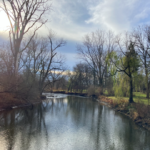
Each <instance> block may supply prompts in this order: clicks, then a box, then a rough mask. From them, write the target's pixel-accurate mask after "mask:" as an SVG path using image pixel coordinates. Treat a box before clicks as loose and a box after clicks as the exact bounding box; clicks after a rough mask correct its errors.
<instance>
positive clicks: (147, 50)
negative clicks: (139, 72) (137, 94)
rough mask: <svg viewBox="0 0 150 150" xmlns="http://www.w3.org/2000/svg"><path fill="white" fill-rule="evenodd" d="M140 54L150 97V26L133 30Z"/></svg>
mask: <svg viewBox="0 0 150 150" xmlns="http://www.w3.org/2000/svg"><path fill="white" fill-rule="evenodd" d="M133 37H134V38H135V39H136V47H137V51H138V55H139V57H140V60H141V62H142V65H143V67H144V70H145V79H146V97H147V98H149V84H150V82H149V77H148V76H149V61H150V26H139V27H137V28H136V29H135V30H134V32H133Z"/></svg>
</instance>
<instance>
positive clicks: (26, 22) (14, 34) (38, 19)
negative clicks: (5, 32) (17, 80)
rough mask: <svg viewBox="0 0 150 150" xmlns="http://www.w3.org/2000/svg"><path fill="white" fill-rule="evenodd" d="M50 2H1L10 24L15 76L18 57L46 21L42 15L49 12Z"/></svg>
mask: <svg viewBox="0 0 150 150" xmlns="http://www.w3.org/2000/svg"><path fill="white" fill-rule="evenodd" d="M49 2H50V0H2V4H3V6H1V8H2V9H3V10H4V12H5V13H6V15H7V17H8V20H9V23H10V31H9V38H10V45H11V51H12V54H13V57H14V68H15V75H17V73H18V66H19V57H20V55H21V53H22V52H23V51H24V50H25V49H26V48H27V46H28V45H29V43H30V42H31V40H32V38H33V37H34V35H35V33H36V31H37V30H38V29H39V28H40V27H42V26H43V25H44V24H45V23H46V22H47V19H44V14H45V13H46V12H47V11H49V10H50V8H51V5H50V3H49ZM33 27H35V29H34V30H33V34H32V36H31V38H30V39H29V41H28V42H27V44H26V45H24V47H21V43H22V40H23V38H24V36H25V35H26V34H27V33H29V31H31V30H32V29H33Z"/></svg>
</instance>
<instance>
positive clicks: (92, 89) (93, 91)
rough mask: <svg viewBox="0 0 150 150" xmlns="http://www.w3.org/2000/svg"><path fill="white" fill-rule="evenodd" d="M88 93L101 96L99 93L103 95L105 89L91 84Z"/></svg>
mask: <svg viewBox="0 0 150 150" xmlns="http://www.w3.org/2000/svg"><path fill="white" fill-rule="evenodd" d="M87 93H88V96H93V95H95V96H97V97H98V96H99V95H102V94H103V90H102V88H101V87H95V86H93V85H91V86H90V87H89V88H88V90H87Z"/></svg>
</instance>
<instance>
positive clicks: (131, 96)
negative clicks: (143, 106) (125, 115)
mask: <svg viewBox="0 0 150 150" xmlns="http://www.w3.org/2000/svg"><path fill="white" fill-rule="evenodd" d="M129 78H130V97H129V103H134V101H133V84H132V75H130V76H129Z"/></svg>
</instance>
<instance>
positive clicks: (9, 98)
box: [0, 92, 42, 111]
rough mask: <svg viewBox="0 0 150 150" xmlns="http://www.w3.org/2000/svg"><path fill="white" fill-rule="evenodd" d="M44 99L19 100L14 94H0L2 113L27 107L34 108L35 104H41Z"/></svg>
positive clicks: (0, 109)
mask: <svg viewBox="0 0 150 150" xmlns="http://www.w3.org/2000/svg"><path fill="white" fill-rule="evenodd" d="M41 101H42V99H40V98H35V99H32V100H30V101H27V100H25V99H22V98H19V97H18V96H17V95H16V94H14V93H7V92H3V93H0V111H3V110H10V109H14V108H17V107H27V106H32V105H33V104H36V103H40V102H41Z"/></svg>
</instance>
